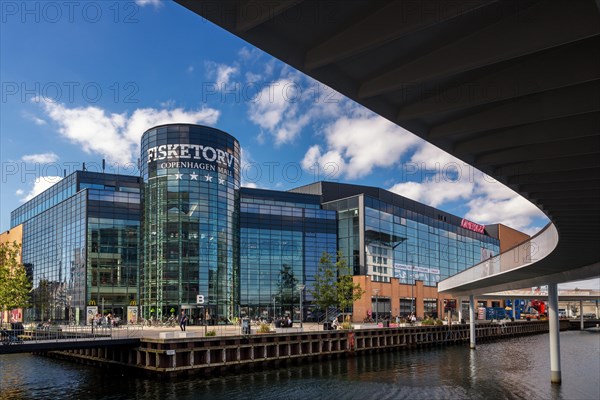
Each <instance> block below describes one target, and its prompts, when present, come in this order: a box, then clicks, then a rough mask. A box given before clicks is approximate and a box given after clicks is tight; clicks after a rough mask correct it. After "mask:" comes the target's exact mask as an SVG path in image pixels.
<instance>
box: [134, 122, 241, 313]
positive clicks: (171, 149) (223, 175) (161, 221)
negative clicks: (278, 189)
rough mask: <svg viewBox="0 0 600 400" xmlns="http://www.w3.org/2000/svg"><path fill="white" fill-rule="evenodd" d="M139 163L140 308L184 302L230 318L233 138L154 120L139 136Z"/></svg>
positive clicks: (156, 309) (234, 264)
mask: <svg viewBox="0 0 600 400" xmlns="http://www.w3.org/2000/svg"><path fill="white" fill-rule="evenodd" d="M141 171H142V177H143V180H144V188H143V192H142V193H143V196H142V202H143V205H142V206H143V212H142V216H143V217H142V237H143V265H142V271H141V274H140V275H141V277H140V286H141V287H140V294H141V295H140V301H141V305H142V315H143V316H144V318H151V317H154V318H162V317H163V316H167V315H171V314H175V315H177V313H178V312H179V310H180V309H181V308H188V309H190V312H191V313H192V316H196V317H198V316H200V314H201V315H202V317H205V316H210V319H212V320H213V321H212V322H216V321H217V320H228V319H230V318H231V317H233V316H234V314H236V310H235V306H236V305H237V304H238V303H239V302H238V299H236V298H235V296H238V295H239V290H238V288H237V286H238V285H239V282H238V276H239V273H238V271H237V269H238V268H239V238H238V233H237V232H238V229H237V220H238V218H237V214H238V212H239V198H238V196H239V194H238V192H239V187H240V145H239V142H238V141H237V140H236V139H235V138H234V137H233V136H231V135H229V134H228V133H225V132H223V131H220V130H218V129H214V128H209V127H206V126H199V125H190V124H169V125H161V126H157V127H154V128H152V129H149V130H147V131H146V132H145V133H144V134H143V136H142V148H141ZM199 295H200V296H203V299H204V303H203V304H198V302H197V296H199Z"/></svg>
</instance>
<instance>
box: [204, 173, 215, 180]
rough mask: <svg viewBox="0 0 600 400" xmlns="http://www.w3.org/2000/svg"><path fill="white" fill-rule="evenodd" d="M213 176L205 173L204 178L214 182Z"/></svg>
mask: <svg viewBox="0 0 600 400" xmlns="http://www.w3.org/2000/svg"><path fill="white" fill-rule="evenodd" d="M212 178H213V177H212V176H210V175H208V174H206V175H204V179H205V180H206V182H212Z"/></svg>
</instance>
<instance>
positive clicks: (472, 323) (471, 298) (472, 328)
mask: <svg viewBox="0 0 600 400" xmlns="http://www.w3.org/2000/svg"><path fill="white" fill-rule="evenodd" d="M469 333H470V334H469V342H470V347H471V349H475V297H474V296H473V295H472V294H470V295H469Z"/></svg>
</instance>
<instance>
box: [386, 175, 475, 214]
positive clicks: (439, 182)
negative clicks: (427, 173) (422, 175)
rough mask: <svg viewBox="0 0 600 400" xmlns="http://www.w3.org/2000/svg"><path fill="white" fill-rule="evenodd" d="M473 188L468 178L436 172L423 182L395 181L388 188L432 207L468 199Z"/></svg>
mask: <svg viewBox="0 0 600 400" xmlns="http://www.w3.org/2000/svg"><path fill="white" fill-rule="evenodd" d="M473 189H474V183H473V182H470V181H469V180H466V179H464V180H463V179H451V178H450V177H448V176H446V175H444V174H441V173H438V174H436V175H435V176H433V177H431V178H427V179H425V180H424V181H423V182H403V183H397V184H395V185H394V186H392V187H391V188H390V189H388V190H389V191H390V192H394V193H397V194H399V195H402V196H405V197H408V198H410V199H413V200H416V201H419V202H421V203H425V204H428V205H430V206H432V207H439V206H440V205H441V204H444V203H446V202H449V201H455V200H466V199H469V198H470V197H471V195H472V194H473Z"/></svg>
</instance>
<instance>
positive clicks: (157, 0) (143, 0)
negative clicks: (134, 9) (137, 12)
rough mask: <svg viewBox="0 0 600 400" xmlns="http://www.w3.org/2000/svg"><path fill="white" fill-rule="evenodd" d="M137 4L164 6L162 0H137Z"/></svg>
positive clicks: (155, 6)
mask: <svg viewBox="0 0 600 400" xmlns="http://www.w3.org/2000/svg"><path fill="white" fill-rule="evenodd" d="M135 4H137V5H138V6H140V7H145V6H153V7H154V8H159V7H162V5H163V2H162V0H135Z"/></svg>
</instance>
